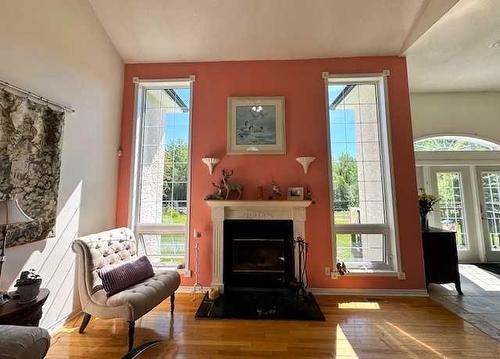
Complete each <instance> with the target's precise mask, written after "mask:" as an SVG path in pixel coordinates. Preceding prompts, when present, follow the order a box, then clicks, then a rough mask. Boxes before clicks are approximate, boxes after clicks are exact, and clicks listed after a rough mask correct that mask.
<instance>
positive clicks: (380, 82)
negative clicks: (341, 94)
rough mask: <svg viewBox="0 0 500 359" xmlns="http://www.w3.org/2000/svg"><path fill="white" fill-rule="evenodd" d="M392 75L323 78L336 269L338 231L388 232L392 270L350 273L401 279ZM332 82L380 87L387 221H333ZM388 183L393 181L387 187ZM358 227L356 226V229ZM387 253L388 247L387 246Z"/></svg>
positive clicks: (374, 74) (334, 271) (329, 76)
mask: <svg viewBox="0 0 500 359" xmlns="http://www.w3.org/2000/svg"><path fill="white" fill-rule="evenodd" d="M388 76H390V72H389V70H384V71H383V72H382V73H370V74H330V73H328V72H323V74H322V77H323V79H324V86H325V105H326V125H327V145H328V176H329V192H330V204H329V206H330V207H329V209H330V228H331V233H332V238H331V241H332V259H333V264H334V265H333V268H336V265H335V264H336V263H337V241H336V235H337V233H353V232H354V230H356V232H354V233H374V231H377V232H375V233H381V231H384V234H385V233H387V234H386V235H387V240H386V245H387V247H388V248H389V246H390V251H389V254H390V255H392V258H389V260H390V261H391V262H390V265H391V268H392V270H359V269H353V270H352V271H350V273H348V275H349V276H396V277H398V278H399V279H405V278H406V276H405V273H404V272H403V271H402V264H401V252H400V243H399V232H398V221H397V219H396V217H397V206H396V198H395V193H396V190H395V181H394V170H393V158H392V143H391V129H390V117H389V100H388V96H387V94H388V88H387V77H388ZM332 82H339V83H349V82H353V83H360V82H367V83H373V82H375V83H376V84H377V87H378V91H377V94H378V95H379V96H380V98H379V102H378V104H379V106H378V111H379V118H380V120H381V121H380V135H381V140H382V141H381V150H382V151H383V152H384V160H383V161H381V162H382V163H383V168H382V172H383V174H384V177H385V178H384V181H383V186H384V194H385V201H386V202H385V207H386V209H385V211H386V220H387V224H373V225H370V224H364V225H363V224H360V225H334V223H333V222H334V221H333V215H332V213H333V203H334V202H333V200H334V189H333V178H332V161H331V141H330V103H329V97H328V85H329V84H330V83H332ZM387 184H390V185H389V186H387ZM353 227H355V228H353ZM386 254H387V249H386ZM331 277H332V278H337V277H338V273H337V271H336V269H334V270H333V272H332V276H331Z"/></svg>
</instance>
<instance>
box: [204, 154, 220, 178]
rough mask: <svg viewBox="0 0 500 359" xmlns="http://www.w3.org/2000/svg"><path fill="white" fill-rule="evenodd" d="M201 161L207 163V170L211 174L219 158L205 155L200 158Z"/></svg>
mask: <svg viewBox="0 0 500 359" xmlns="http://www.w3.org/2000/svg"><path fill="white" fill-rule="evenodd" d="M201 161H202V162H203V163H204V164H206V165H207V167H208V172H209V173H210V174H212V173H213V172H214V167H215V165H216V164H217V163H219V162H220V159H218V158H214V157H205V158H202V159H201Z"/></svg>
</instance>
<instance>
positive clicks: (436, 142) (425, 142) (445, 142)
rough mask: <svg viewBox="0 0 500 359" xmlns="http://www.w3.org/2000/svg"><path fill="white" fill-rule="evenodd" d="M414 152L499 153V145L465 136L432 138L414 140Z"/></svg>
mask: <svg viewBox="0 0 500 359" xmlns="http://www.w3.org/2000/svg"><path fill="white" fill-rule="evenodd" d="M415 151H500V145H498V144H496V143H493V142H491V141H487V140H482V139H479V138H474V137H467V136H433V137H426V138H422V139H419V140H416V141H415Z"/></svg>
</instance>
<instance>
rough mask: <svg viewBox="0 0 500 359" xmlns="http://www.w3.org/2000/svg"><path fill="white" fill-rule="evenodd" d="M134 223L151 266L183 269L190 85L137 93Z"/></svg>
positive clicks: (149, 85) (142, 87)
mask: <svg viewBox="0 0 500 359" xmlns="http://www.w3.org/2000/svg"><path fill="white" fill-rule="evenodd" d="M137 94H138V98H137V105H138V106H137V111H138V123H137V125H136V145H137V146H136V147H137V151H136V165H135V168H136V179H135V209H134V211H133V213H134V216H133V217H134V218H133V220H134V223H135V230H136V233H137V235H138V237H139V239H140V241H141V244H142V249H143V250H144V251H145V253H146V254H147V255H148V257H149V258H150V260H151V261H152V263H153V264H154V265H155V266H164V267H182V266H184V265H185V263H186V247H187V241H186V238H187V232H188V216H189V203H188V200H189V156H190V151H189V148H190V146H189V141H190V138H189V134H190V102H191V82H190V81H173V82H162V83H155V82H145V83H140V84H139V91H138V92H137Z"/></svg>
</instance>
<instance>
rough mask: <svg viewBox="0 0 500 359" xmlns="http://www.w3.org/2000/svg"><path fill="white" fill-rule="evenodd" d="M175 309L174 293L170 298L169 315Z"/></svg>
mask: <svg viewBox="0 0 500 359" xmlns="http://www.w3.org/2000/svg"><path fill="white" fill-rule="evenodd" d="M174 309H175V293H172V295H171V296H170V314H172V315H173V314H174Z"/></svg>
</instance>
